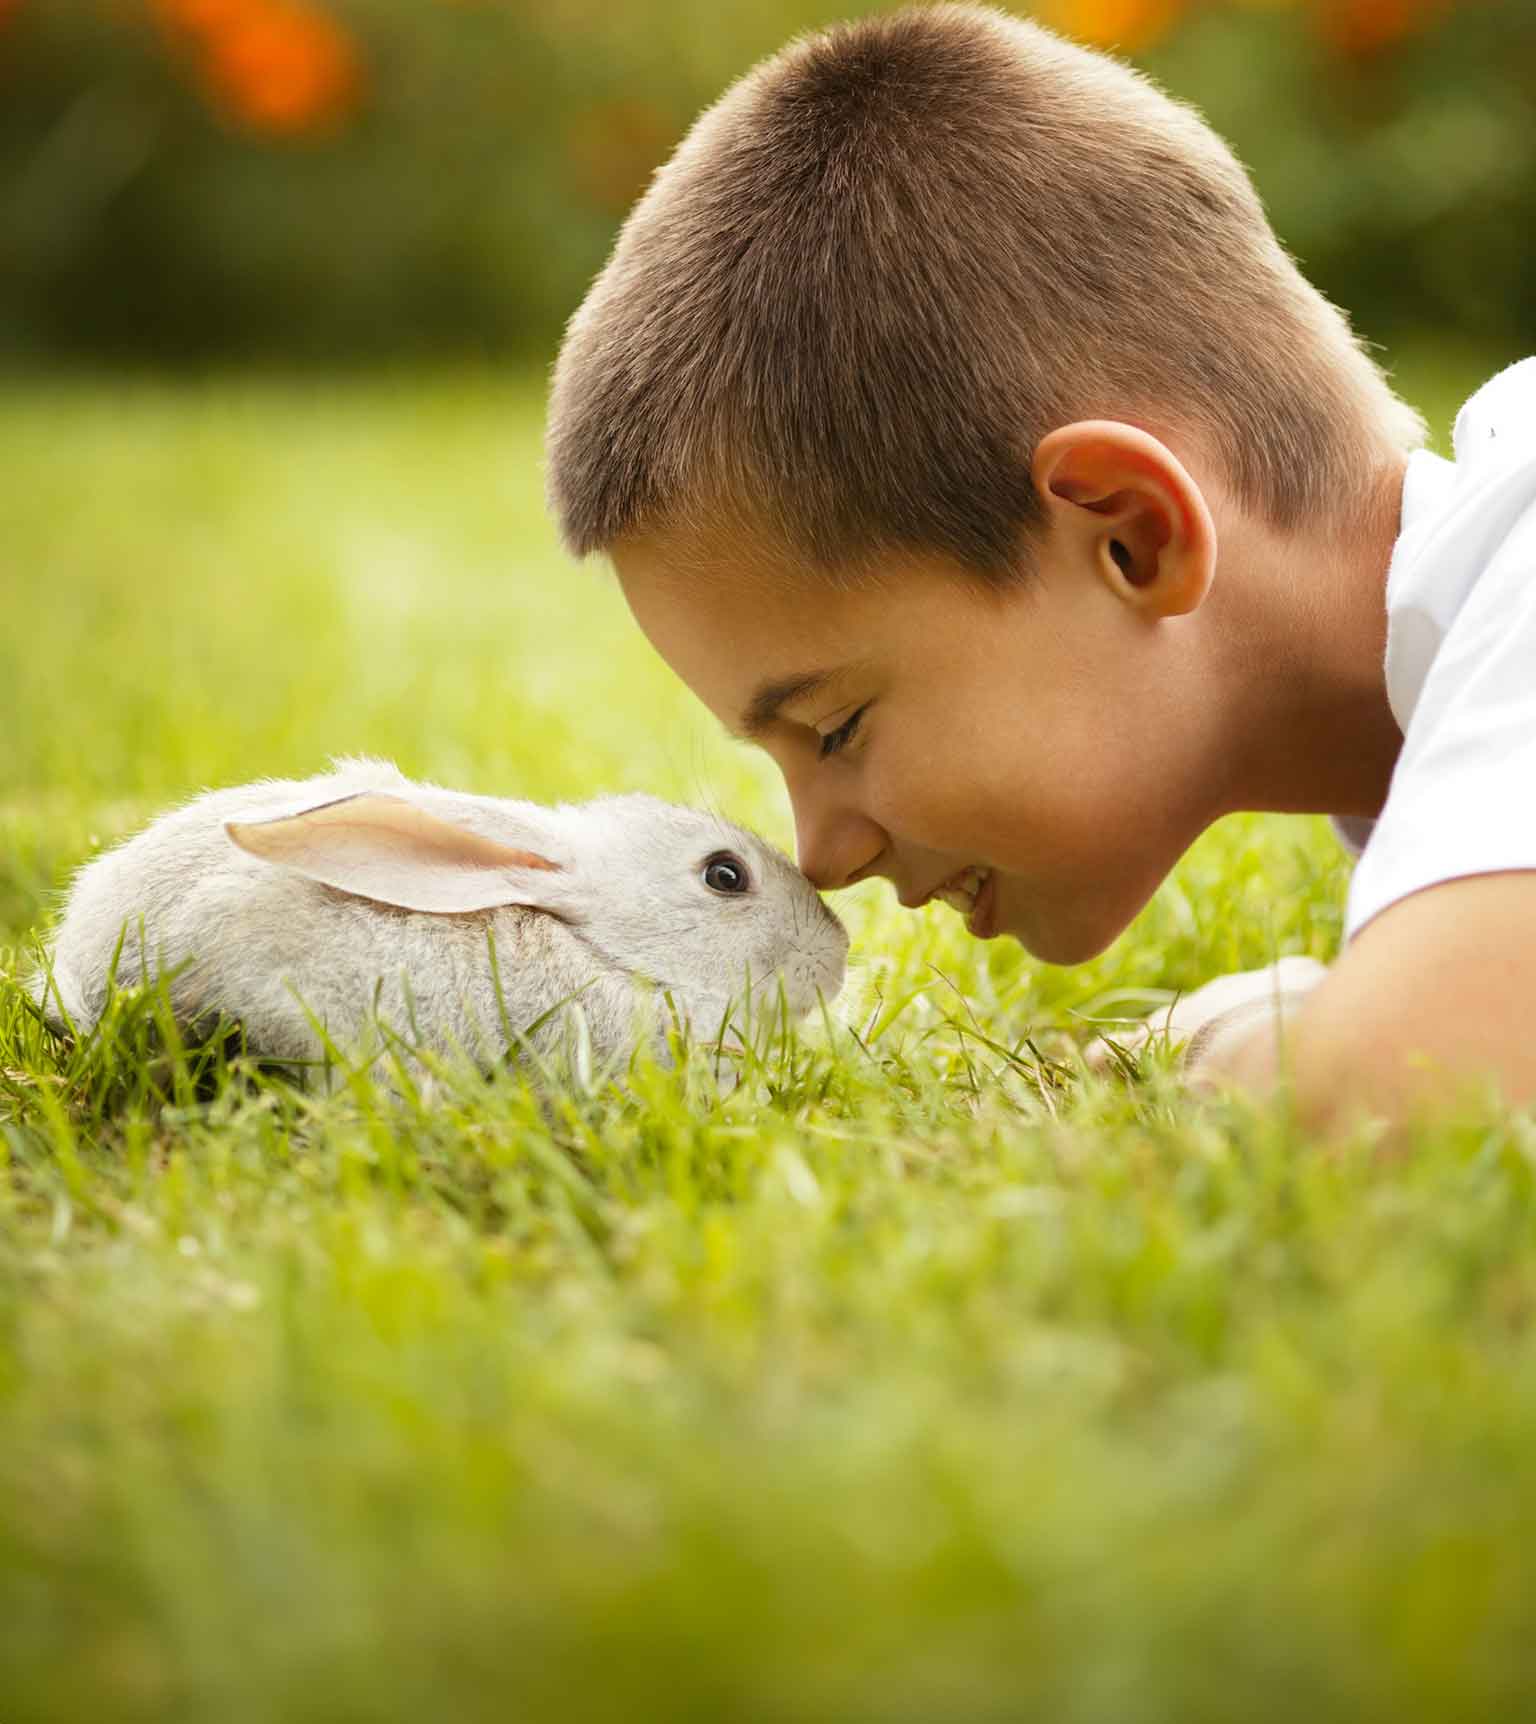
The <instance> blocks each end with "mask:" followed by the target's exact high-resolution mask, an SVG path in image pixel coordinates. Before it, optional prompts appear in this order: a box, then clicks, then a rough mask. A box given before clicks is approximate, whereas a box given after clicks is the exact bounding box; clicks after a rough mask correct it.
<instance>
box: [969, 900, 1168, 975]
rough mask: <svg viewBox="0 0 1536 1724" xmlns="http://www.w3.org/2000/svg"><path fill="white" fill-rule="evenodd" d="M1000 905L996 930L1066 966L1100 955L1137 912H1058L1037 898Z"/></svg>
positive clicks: (1044, 958) (1038, 955) (1043, 960)
mask: <svg viewBox="0 0 1536 1724" xmlns="http://www.w3.org/2000/svg"><path fill="white" fill-rule="evenodd" d="M999 908H1000V910H1001V914H1000V915H999V917H998V921H997V928H996V932H997V933H999V934H1009V935H1011V936H1012V937H1013V938H1014V939H1015V940H1017V941H1018V942H1019V944H1020V945H1021V946H1022V947H1023V948H1024V950H1025V951H1026V952H1028V953H1029V955H1030V956H1031V957H1032V958H1038V959H1039V960H1040V962H1041V963H1043V964H1060V965H1063V966H1068V965H1072V964H1086V963H1087V962H1088V961H1089V959H1090V958H1096V957H1098V955H1099V954H1100V953H1101V952H1102V951H1104V950H1105V948H1106V947H1109V946H1112V945H1113V944H1114V943H1115V941H1116V940H1118V939H1119V938H1120V936H1121V935H1122V934H1123V933H1124V932H1125V930H1126V928H1127V927H1128V926H1129V925H1130V923H1131V921H1132V920H1133V919H1134V917H1135V915H1136V910H1135V909H1133V910H1131V911H1129V912H1128V913H1126V914H1115V915H1106V914H1104V913H1103V911H1102V909H1100V910H1099V911H1098V912H1097V913H1085V912H1084V911H1083V910H1082V909H1081V908H1080V907H1079V906H1077V905H1073V906H1071V907H1070V908H1068V909H1067V910H1065V911H1064V912H1060V913H1056V912H1053V911H1052V909H1051V908H1050V907H1048V906H1045V905H1042V904H1041V903H1040V902H1039V901H1038V900H1036V901H1035V902H1033V903H1026V904H1017V903H1016V904H1011V905H1010V904H1008V903H1007V902H1006V900H1004V902H1003V903H1002V904H1001V905H1000V906H999ZM1137 908H1139V906H1138V907H1137Z"/></svg>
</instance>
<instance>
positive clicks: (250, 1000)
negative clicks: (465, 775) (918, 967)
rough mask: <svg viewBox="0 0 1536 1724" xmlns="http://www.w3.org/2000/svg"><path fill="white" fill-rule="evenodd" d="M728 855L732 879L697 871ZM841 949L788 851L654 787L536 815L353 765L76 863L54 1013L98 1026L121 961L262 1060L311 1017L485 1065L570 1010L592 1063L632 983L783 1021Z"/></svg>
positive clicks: (291, 1052) (296, 1038)
mask: <svg viewBox="0 0 1536 1724" xmlns="http://www.w3.org/2000/svg"><path fill="white" fill-rule="evenodd" d="M711 863H713V864H714V867H713V870H710V868H709V865H710V864H711ZM722 865H723V867H724V871H723V872H722ZM733 868H734V869H735V870H736V871H737V872H738V873H739V874H740V875H741V876H742V877H743V878H744V879H745V880H746V882H747V884H746V885H745V886H743V887H742V889H740V890H737V889H736V886H735V884H734V883H733V884H732V889H731V890H730V891H729V892H721V891H717V890H715V889H713V888H712V887H711V886H710V885H709V884H707V883H706V879H705V873H706V872H709V875H710V878H716V879H719V880H721V881H732V882H734V879H735V876H734V875H733V872H732V870H733ZM119 944H120V951H119ZM846 950H847V937H846V935H845V934H844V933H843V930H842V927H841V925H840V924H839V923H838V922H837V920H836V918H835V917H833V916H832V915H831V913H830V911H828V910H827V909H826V907H825V906H824V905H823V904H822V902H821V900H820V899H819V898H818V897H817V896H816V893H815V891H814V890H813V888H812V887H811V885H810V883H809V882H808V881H807V880H806V879H805V878H804V876H803V875H801V874H800V873H799V872H798V870H796V869H795V868H794V867H793V865H792V864H791V863H790V862H789V860H788V859H787V858H786V857H784V856H782V855H781V854H780V853H779V852H778V851H776V850H773V849H772V848H771V847H770V846H768V845H766V844H764V843H763V842H762V841H761V840H760V839H758V838H756V837H754V836H753V835H752V834H750V833H747V832H744V831H742V830H741V829H739V828H737V827H734V826H731V825H729V824H727V823H726V822H724V821H721V820H717V819H716V818H714V817H713V816H711V815H708V814H704V813H701V812H699V811H697V810H694V809H686V808H678V807H676V806H674V805H671V804H668V803H662V802H657V801H655V800H654V799H652V798H650V797H615V798H609V799H605V800H602V801H598V802H592V803H585V804H578V805H574V806H565V807H559V808H545V807H542V806H539V805H537V804H532V803H523V802H511V801H506V800H502V799H498V798H493V797H481V796H470V795H466V794H462V793H459V792H454V791H448V790H442V789H439V788H437V787H436V786H431V785H418V784H412V783H410V782H409V781H408V780H406V779H405V778H403V777H402V776H401V775H400V774H399V773H398V772H397V771H396V770H395V769H394V768H393V767H391V766H387V765H385V764H383V763H379V762H371V761H361V762H348V763H343V764H342V766H341V767H340V768H339V770H338V771H336V772H334V773H331V774H327V775H324V776H322V777H318V778H313V779H308V780H303V781H286V782H280V781H266V782H262V783H258V784H252V785H246V786H242V787H240V788H237V789H232V790H222V791H215V792H211V793H209V794H207V795H204V796H201V797H198V798H197V799H196V800H195V801H193V802H191V803H189V804H187V805H186V806H185V807H183V808H180V809H177V810H175V811H174V812H172V813H171V814H168V815H166V816H164V817H162V818H161V819H159V820H157V821H155V822H154V823H153V824H152V825H150V826H149V827H148V828H146V829H145V830H144V831H143V832H141V833H139V834H138V835H137V836H136V837H134V838H132V839H129V840H128V841H127V842H126V843H124V844H122V845H120V846H118V847H117V848H116V849H114V850H111V851H108V852H106V853H105V854H103V855H102V856H99V857H97V858H96V859H95V860H94V861H92V862H90V863H89V864H87V865H86V867H85V868H83V869H82V870H81V872H80V874H79V875H78V876H77V878H76V880H75V883H74V885H73V887H72V889H71V892H70V895H69V899H68V902H67V904H66V906H65V910H64V914H63V917H62V918H61V920H60V923H59V926H58V928H57V930H56V934H55V938H54V942H53V948H52V956H51V970H52V978H53V980H52V986H51V989H50V990H49V995H48V1000H47V1004H48V1005H49V1007H50V1008H51V1009H53V1011H54V1012H55V1014H56V1015H61V1014H59V1008H61V1007H62V1015H67V1017H68V1019H69V1020H71V1021H72V1022H73V1023H74V1025H75V1026H76V1027H77V1028H80V1029H89V1028H91V1027H92V1026H93V1025H94V1024H95V1023H96V1021H97V1019H98V1018H99V1017H100V1015H101V1013H102V1011H103V1009H104V1007H105V1005H106V1001H107V998H108V993H109V984H110V979H111V976H112V970H113V960H114V954H117V961H116V976H117V981H118V983H119V984H127V983H131V982H134V981H136V980H138V979H139V978H140V976H141V975H147V976H148V977H150V978H151V979H154V978H159V977H163V978H165V979H166V985H167V987H168V990H169V994H170V999H171V1003H172V1008H173V1010H174V1012H175V1015H176V1018H177V1020H178V1022H180V1023H182V1024H184V1025H187V1026H189V1027H190V1028H192V1029H194V1030H195V1029H196V1027H197V1026H198V1025H199V1024H211V1023H212V1022H213V1021H214V1020H216V1019H217V1018H218V1017H219V1016H221V1015H222V1016H224V1017H226V1018H230V1019H234V1020H236V1021H238V1022H239V1024H240V1025H241V1027H242V1030H243V1032H244V1036H245V1041H246V1045H247V1047H248V1048H249V1049H250V1050H251V1051H252V1052H253V1053H255V1054H257V1055H259V1056H260V1057H262V1058H264V1059H270V1060H274V1061H286V1062H293V1063H307V1062H312V1061H315V1060H318V1059H319V1058H320V1057H321V1055H322V1053H323V1048H324V1043H323V1041H322V1037H321V1035H320V1033H319V1030H318V1029H317V1026H323V1029H324V1035H325V1038H327V1039H329V1040H330V1041H332V1042H333V1043H335V1044H336V1045H338V1046H340V1047H342V1048H345V1049H348V1050H355V1049H358V1048H361V1047H364V1046H366V1045H368V1044H369V1038H370V1037H371V1036H373V1035H375V1034H376V1033H377V1029H376V1026H377V1025H378V1024H379V1023H382V1024H383V1025H386V1026H388V1027H389V1028H391V1029H392V1030H394V1031H396V1032H397V1033H398V1034H399V1036H400V1037H402V1038H403V1039H404V1041H405V1043H406V1044H407V1045H411V1046H420V1047H423V1048H428V1049H431V1050H433V1051H435V1052H439V1053H451V1052H453V1051H456V1050H462V1051H464V1052H466V1053H468V1054H470V1055H471V1056H472V1057H473V1058H474V1059H475V1060H477V1061H478V1062H479V1063H481V1064H482V1065H489V1064H493V1063H495V1061H497V1060H499V1059H501V1058H502V1057H504V1056H505V1054H506V1053H507V1051H508V1049H509V1047H514V1046H516V1045H517V1044H518V1042H519V1040H520V1038H521V1036H522V1033H523V1032H524V1031H527V1030H529V1029H530V1028H532V1026H534V1025H535V1024H536V1023H538V1021H539V1020H541V1019H545V1020H547V1021H546V1022H545V1024H544V1026H543V1028H542V1030H541V1031H539V1032H536V1033H535V1034H534V1036H533V1037H532V1042H533V1045H534V1046H535V1047H536V1048H537V1047H539V1046H540V1045H541V1044H542V1045H544V1046H546V1047H547V1046H549V1045H552V1044H553V1042H554V1041H555V1039H556V1038H559V1037H561V1036H563V1035H564V1034H565V1033H566V1029H567V1023H568V1019H566V1017H565V1015H564V1014H563V1012H562V1009H561V1008H562V1006H563V1005H565V1004H566V1003H568V1002H577V1003H579V1008H580V1011H581V1015H582V1017H583V1018H584V1019H585V1023H586V1027H587V1031H588V1033H589V1034H590V1038H591V1046H592V1050H593V1053H594V1054H595V1055H596V1056H597V1057H598V1058H599V1059H604V1060H606V1059H610V1058H615V1057H622V1056H623V1055H624V1054H625V1053H626V1051H627V1050H628V1048H629V1047H630V1046H631V1045H632V1044H633V1041H634V1038H635V1036H636V1033H637V1029H638V1027H639V1021H640V1020H639V1016H638V1014H639V1012H640V1010H641V1007H642V996H643V994H644V992H645V991H646V990H643V989H637V986H636V984H637V982H643V983H647V984H650V985H651V989H652V990H655V989H660V990H665V991H666V992H667V993H668V994H669V995H670V997H671V999H672V1002H673V1006H674V1007H675V1009H676V1011H677V1012H678V1013H680V1014H681V1015H682V1016H684V1017H686V1018H687V1019H688V1020H689V1022H690V1023H691V1024H692V1026H693V1029H694V1031H695V1033H696V1034H698V1035H700V1036H702V1037H706V1038H707V1037H709V1036H710V1035H712V1034H713V1033H714V1031H715V1030H716V1029H717V1028H718V1027H719V1025H720V1022H721V1019H722V1018H723V1017H724V1015H725V1014H726V1012H727V1011H728V1010H729V1009H730V1008H731V1006H732V1004H733V1002H739V1001H740V1000H741V999H742V998H743V997H744V995H745V992H746V989H747V986H748V980H749V977H750V984H751V987H752V991H753V993H754V995H755V997H756V999H757V1000H758V1002H759V1003H760V1004H762V1003H765V1002H768V1001H771V1002H772V1004H773V1006H774V1009H776V1007H777V999H778V993H779V988H780V987H782V990H783V996H784V999H785V1000H786V1002H787V1004H788V1007H789V1009H790V1010H791V1011H792V1012H793V1013H795V1014H796V1015H800V1014H802V1013H804V1012H805V1011H806V1010H808V1009H809V1008H810V1007H811V1006H812V1005H814V1004H815V1003H816V1000H817V998H818V997H823V998H830V997H831V996H832V995H834V994H835V993H836V992H837V989H838V987H839V986H840V985H841V981H842V973H843V959H844V956H845V953H846ZM493 954H494V956H493ZM767 988H771V989H772V993H771V995H770V994H767V993H765V989H767Z"/></svg>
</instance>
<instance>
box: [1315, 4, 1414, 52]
mask: <svg viewBox="0 0 1536 1724" xmlns="http://www.w3.org/2000/svg"><path fill="white" fill-rule="evenodd" d="M1443 3H1444V0H1320V4H1319V6H1318V23H1319V25H1320V27H1321V29H1322V31H1323V34H1324V35H1325V36H1326V37H1327V38H1328V40H1329V41H1330V42H1332V44H1333V45H1334V47H1335V48H1337V49H1338V50H1339V52H1340V53H1341V54H1348V55H1350V56H1352V57H1357V58H1363V57H1364V56H1366V55H1368V54H1379V53H1382V52H1383V51H1384V50H1385V49H1388V48H1395V47H1396V46H1397V45H1398V43H1400V42H1403V41H1406V40H1407V38H1408V37H1410V36H1412V35H1413V34H1414V33H1415V31H1418V30H1422V29H1423V28H1424V27H1425V25H1427V24H1428V23H1429V22H1430V21H1431V19H1432V18H1433V17H1434V15H1435V13H1437V12H1439V11H1440V10H1441V7H1442V5H1443Z"/></svg>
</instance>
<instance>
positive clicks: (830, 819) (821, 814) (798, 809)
mask: <svg viewBox="0 0 1536 1724" xmlns="http://www.w3.org/2000/svg"><path fill="white" fill-rule="evenodd" d="M887 842H888V840H887V838H886V835H885V833H884V832H883V831H882V830H881V828H880V827H879V826H877V825H876V824H875V822H874V821H873V820H870V819H868V818H867V817H866V816H864V815H862V814H856V813H853V812H852V811H851V810H846V809H844V810H818V809H816V808H814V807H808V806H807V805H806V804H804V803H802V802H801V801H800V800H799V799H798V798H797V799H795V854H796V856H797V857H798V859H799V862H800V871H801V873H803V874H804V875H805V876H806V878H807V879H808V880H809V881H810V882H811V884H812V885H813V886H814V887H815V888H816V889H817V891H819V892H835V891H836V890H837V888H838V887H839V886H848V885H851V884H852V883H853V881H855V880H860V879H862V878H863V877H864V876H865V874H867V873H869V872H871V871H872V869H873V865H874V864H875V863H876V862H878V861H879V859H880V857H881V855H882V854H883V852H884V851H885V848H886V845H887Z"/></svg>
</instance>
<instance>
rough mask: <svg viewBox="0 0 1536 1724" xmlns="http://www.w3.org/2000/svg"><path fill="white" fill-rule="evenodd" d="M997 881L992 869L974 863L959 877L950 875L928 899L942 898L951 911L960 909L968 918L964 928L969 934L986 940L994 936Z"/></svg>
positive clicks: (959, 874) (935, 888)
mask: <svg viewBox="0 0 1536 1724" xmlns="http://www.w3.org/2000/svg"><path fill="white" fill-rule="evenodd" d="M995 878H996V876H995V875H994V873H993V870H992V869H990V868H981V867H978V866H976V865H975V864H974V863H973V864H972V865H971V866H970V867H969V868H962V869H961V870H960V872H959V873H958V874H953V875H951V876H950V878H949V879H948V880H946V881H945V882H944V883H943V884H942V885H941V886H935V887H934V889H933V891H931V892H930V893H929V894H928V896H929V898H938V899H940V900H941V901H942V902H943V903H945V904H948V905H949V907H950V908H951V909H952V910H958V911H959V912H960V914H961V915H962V916H964V917H965V925H966V927H967V928H968V929H969V930H970V932H971V933H972V934H973V935H974V936H975V937H976V938H977V939H978V940H985V939H988V938H990V937H991V934H992V905H993V900H994V898H995V897H996V891H995V888H994V880H995Z"/></svg>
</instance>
